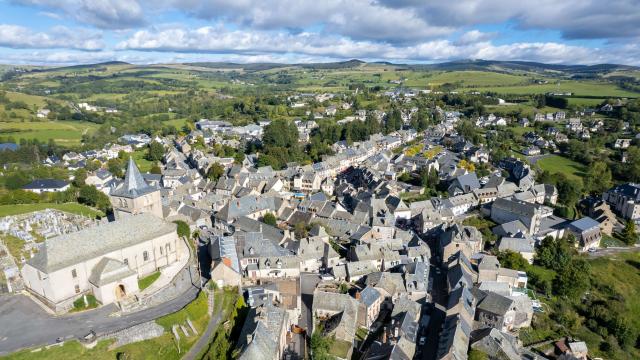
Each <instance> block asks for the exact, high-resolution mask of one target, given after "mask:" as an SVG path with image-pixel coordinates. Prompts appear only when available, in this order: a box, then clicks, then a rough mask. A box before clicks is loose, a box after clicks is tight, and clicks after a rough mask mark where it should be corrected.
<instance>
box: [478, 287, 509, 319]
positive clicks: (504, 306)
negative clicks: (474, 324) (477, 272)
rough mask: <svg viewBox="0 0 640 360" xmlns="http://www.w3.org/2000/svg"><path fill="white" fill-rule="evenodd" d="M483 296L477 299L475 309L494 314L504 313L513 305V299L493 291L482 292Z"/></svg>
mask: <svg viewBox="0 0 640 360" xmlns="http://www.w3.org/2000/svg"><path fill="white" fill-rule="evenodd" d="M483 293H484V294H485V296H484V297H483V298H481V299H478V306H477V310H479V311H485V312H489V313H492V314H496V315H504V314H506V313H507V311H509V309H510V308H511V306H513V300H511V299H509V298H508V297H505V296H502V295H499V294H496V293H493V292H483Z"/></svg>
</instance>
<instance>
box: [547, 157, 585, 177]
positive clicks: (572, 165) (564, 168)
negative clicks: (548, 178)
mask: <svg viewBox="0 0 640 360" xmlns="http://www.w3.org/2000/svg"><path fill="white" fill-rule="evenodd" d="M536 164H537V165H538V166H540V168H541V169H542V170H547V171H549V172H550V173H551V174H557V173H563V174H565V175H567V177H569V178H571V179H576V180H579V181H582V177H583V175H584V173H585V172H586V168H585V166H584V165H582V164H580V163H578V162H575V161H573V160H571V159H567V158H565V157H562V156H559V155H551V156H547V157H545V158H543V159H540V160H538V161H537V162H536Z"/></svg>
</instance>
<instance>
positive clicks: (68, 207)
mask: <svg viewBox="0 0 640 360" xmlns="http://www.w3.org/2000/svg"><path fill="white" fill-rule="evenodd" d="M44 209H57V210H61V211H66V212H69V213H72V214H78V215H83V216H88V217H90V218H96V217H103V216H104V213H103V212H102V211H100V210H96V209H94V208H91V207H88V206H86V205H82V204H78V203H63V204H54V203H38V204H19V205H0V217H3V216H10V215H19V214H26V213H30V212H33V211H39V210H44Z"/></svg>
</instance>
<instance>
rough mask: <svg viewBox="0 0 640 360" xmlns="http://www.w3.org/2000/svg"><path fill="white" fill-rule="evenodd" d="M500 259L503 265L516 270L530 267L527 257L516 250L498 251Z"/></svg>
mask: <svg viewBox="0 0 640 360" xmlns="http://www.w3.org/2000/svg"><path fill="white" fill-rule="evenodd" d="M498 261H500V265H501V266H502V267H505V268H508V269H514V270H523V271H524V270H526V269H527V268H528V267H529V262H527V260H525V258H523V257H522V255H520V253H517V252H515V251H511V250H506V251H500V252H499V253H498Z"/></svg>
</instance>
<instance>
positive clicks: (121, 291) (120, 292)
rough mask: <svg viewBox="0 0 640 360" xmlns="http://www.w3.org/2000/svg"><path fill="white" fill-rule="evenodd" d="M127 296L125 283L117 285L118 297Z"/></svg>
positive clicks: (119, 298)
mask: <svg viewBox="0 0 640 360" xmlns="http://www.w3.org/2000/svg"><path fill="white" fill-rule="evenodd" d="M126 296H127V292H126V291H125V288H124V285H122V284H120V285H118V286H116V299H118V300H121V299H123V298H124V297H126Z"/></svg>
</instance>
